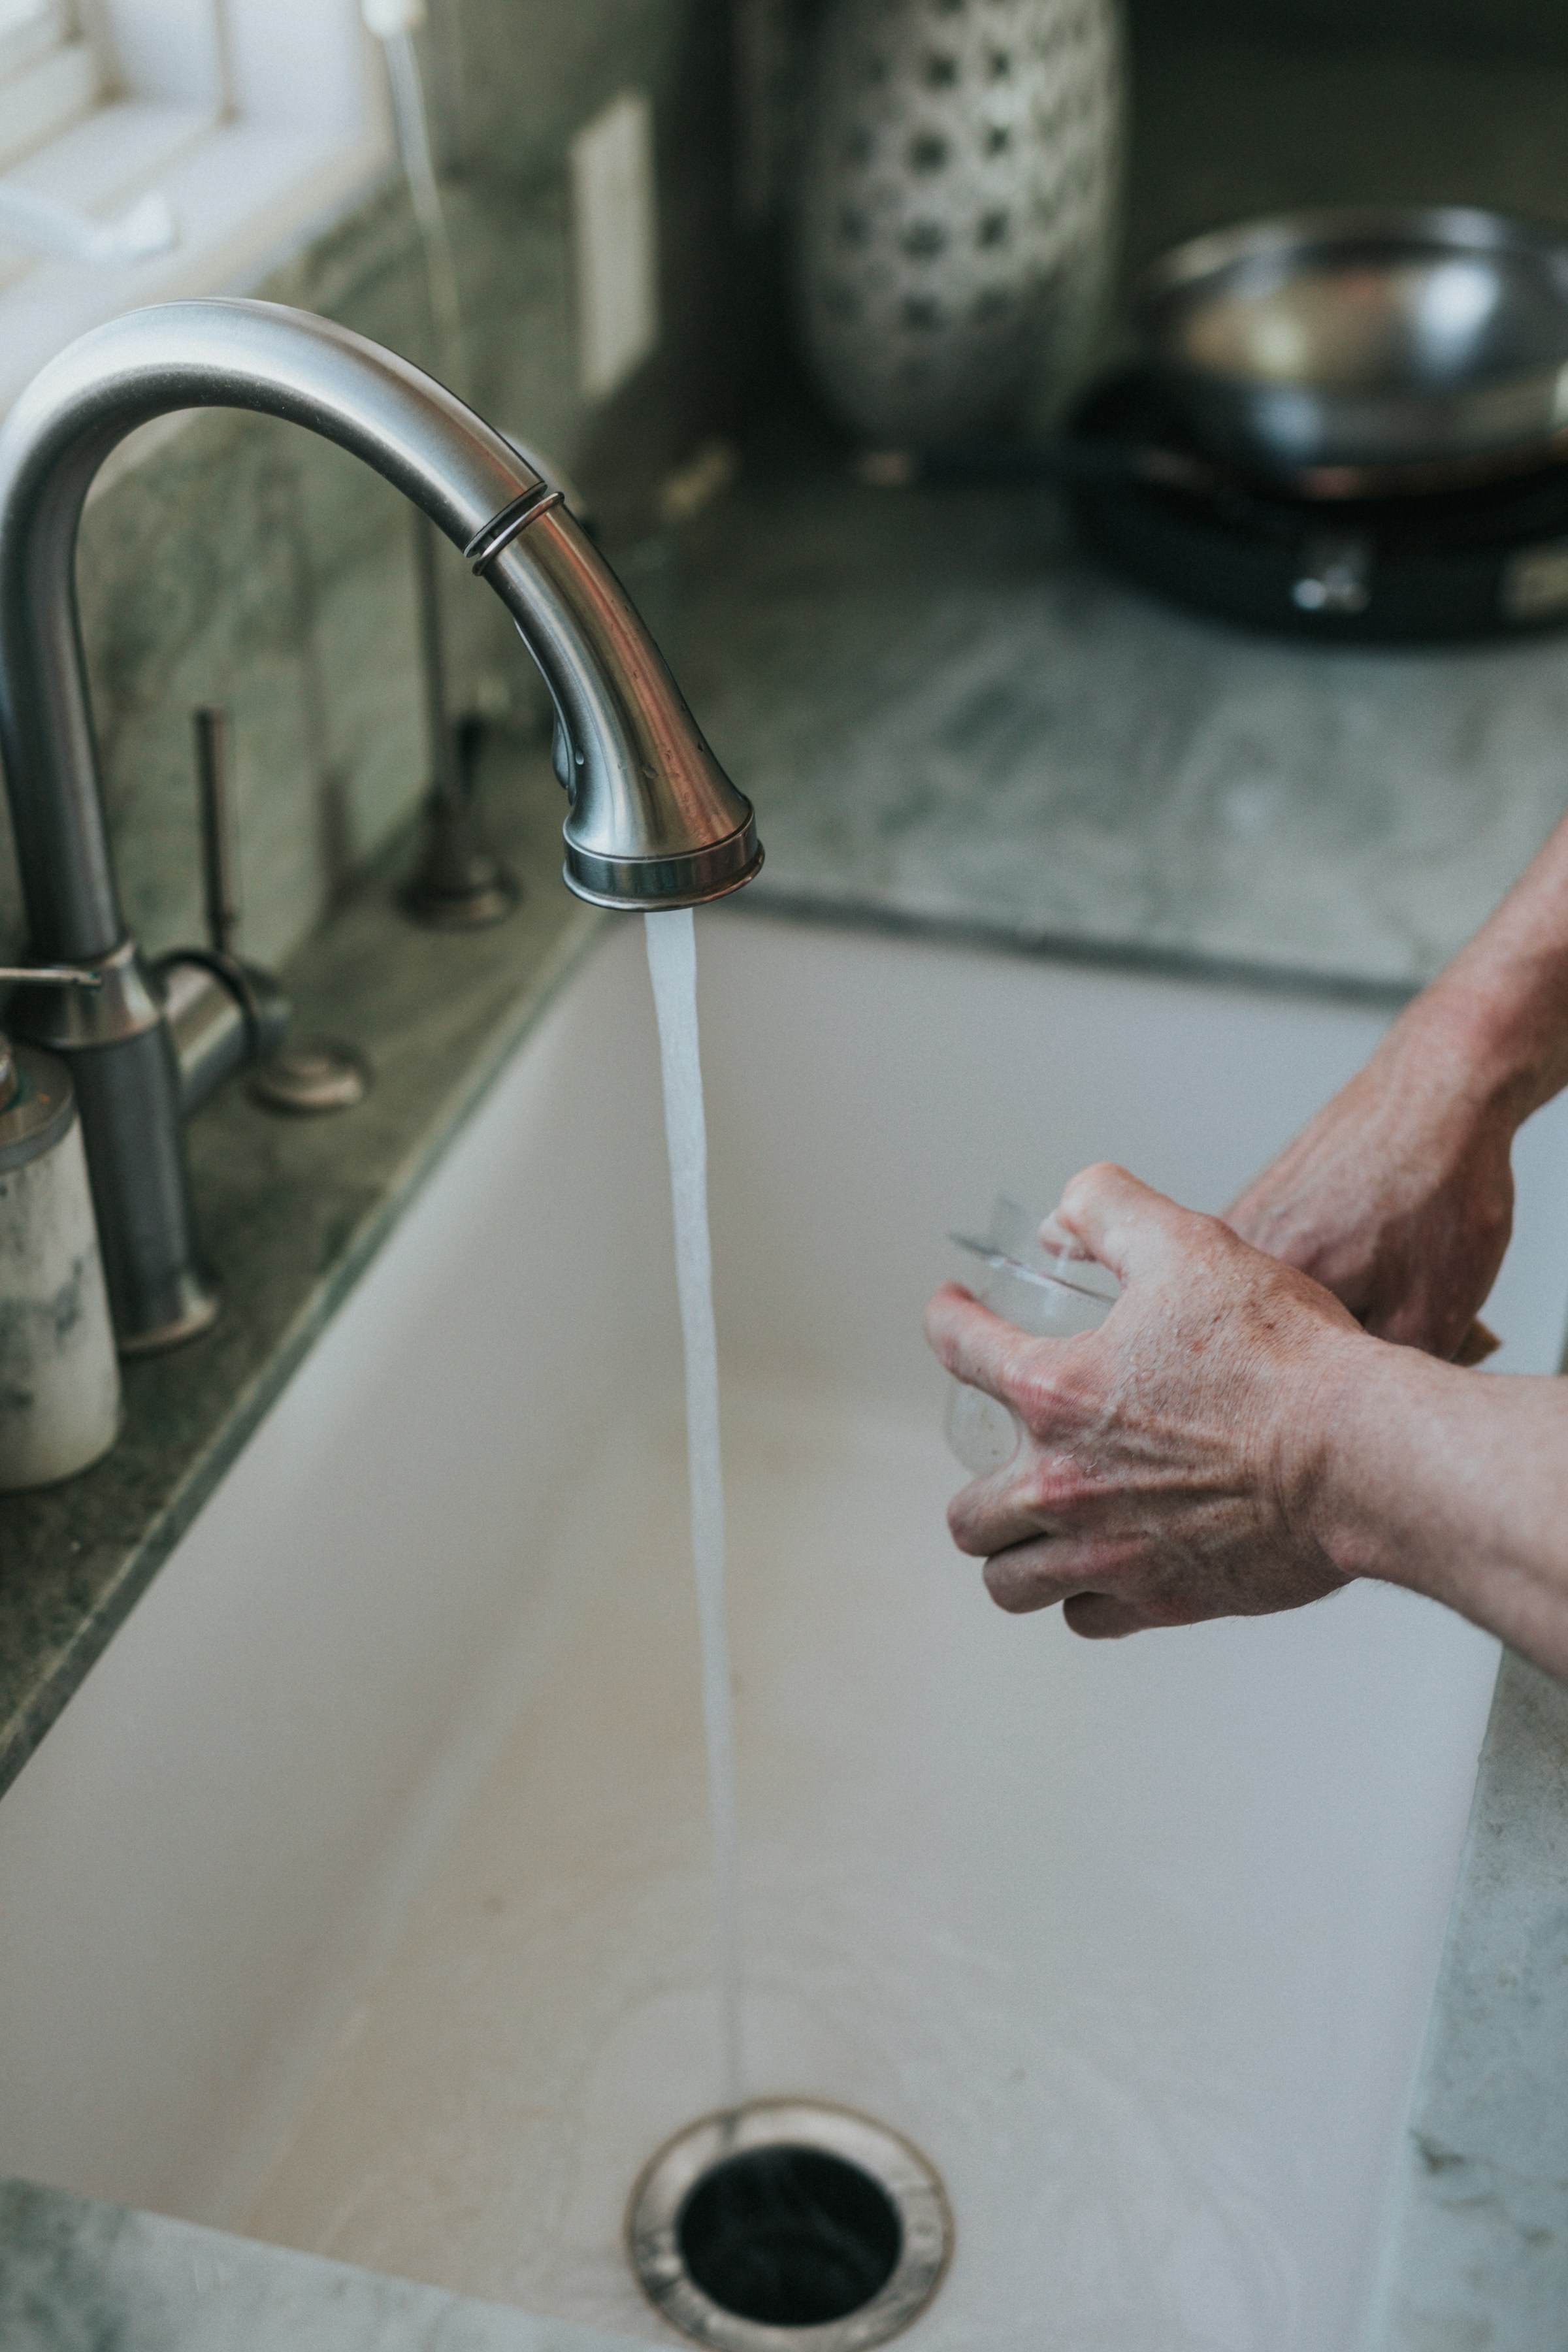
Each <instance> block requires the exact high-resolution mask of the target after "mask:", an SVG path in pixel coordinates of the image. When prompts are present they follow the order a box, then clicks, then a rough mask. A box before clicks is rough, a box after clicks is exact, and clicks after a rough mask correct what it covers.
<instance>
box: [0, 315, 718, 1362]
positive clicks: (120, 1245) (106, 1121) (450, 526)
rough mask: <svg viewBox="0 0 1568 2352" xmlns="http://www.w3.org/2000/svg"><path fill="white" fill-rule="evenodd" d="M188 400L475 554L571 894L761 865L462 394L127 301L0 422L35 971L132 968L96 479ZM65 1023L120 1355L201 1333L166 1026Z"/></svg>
mask: <svg viewBox="0 0 1568 2352" xmlns="http://www.w3.org/2000/svg"><path fill="white" fill-rule="evenodd" d="M185 408H239V409H248V410H251V411H254V412H256V413H257V414H258V415H269V416H277V417H280V418H283V419H285V420H286V421H288V422H289V423H290V424H295V425H303V426H305V427H306V429H307V430H309V431H310V432H313V433H317V434H320V435H321V436H323V437H324V438H325V439H327V440H330V441H335V442H336V443H337V444H338V445H339V446H341V447H342V448H344V449H347V450H349V451H351V452H352V453H353V455H354V456H355V457H360V458H362V459H363V461H364V463H365V464H366V465H368V466H371V467H374V469H375V471H376V472H378V473H380V474H382V475H384V477H385V478H386V479H387V480H388V481H389V482H391V483H392V484H393V485H394V487H395V488H397V489H399V490H401V491H402V492H403V493H404V495H405V497H407V498H409V499H412V500H413V501H414V502H415V504H416V505H417V506H419V507H421V508H423V509H424V510H425V512H426V514H428V515H429V516H430V518H431V520H433V521H434V522H435V523H436V525H437V528H438V529H440V530H443V531H445V532H446V534H447V537H448V538H449V539H450V540H452V541H454V542H455V544H456V545H457V546H458V547H459V548H462V549H464V550H466V551H473V552H472V554H471V555H470V560H471V561H473V560H475V559H476V558H477V562H476V568H477V569H479V570H480V571H481V572H482V576H483V577H484V579H485V580H486V581H487V583H488V584H489V586H490V587H491V588H493V589H494V591H495V593H497V594H498V595H500V598H501V600H502V602H503V603H504V604H506V605H507V607H508V609H509V610H510V613H511V614H512V616H513V618H514V619H515V621H516V623H517V625H518V628H519V631H520V633H521V636H522V638H523V642H524V644H525V645H526V646H527V647H528V649H529V651H530V652H531V654H532V656H533V657H534V659H535V661H536V662H537V663H538V665H539V667H540V669H541V670H542V673H543V676H544V679H545V683H546V685H547V686H548V688H549V689H550V692H551V695H552V699H553V702H554V705H555V709H556V714H557V719H558V732H559V734H560V735H562V736H563V738H564V740H566V741H567V742H568V743H569V745H570V747H571V748H570V767H569V776H568V779H567V781H568V785H569V791H570V795H571V801H572V806H571V812H570V814H569V815H568V817H567V820H566V824H565V827H564V835H565V842H566V879H567V881H568V883H569V884H570V885H571V887H573V888H574V889H575V890H576V891H577V892H578V893H579V895H580V896H582V897H584V898H592V899H594V900H595V901H596V902H598V903H601V904H606V905H613V906H624V907H645V906H668V905H680V904H689V903H691V902H692V901H694V900H696V899H700V898H711V897H717V896H719V895H720V894H721V892H723V891H725V890H730V889H733V888H735V887H738V886H739V885H740V884H741V883H742V882H743V881H745V880H747V879H748V878H749V877H750V876H751V875H752V873H754V872H755V870H756V867H757V866H758V865H759V864H760V863H761V852H760V850H759V849H758V848H757V845H756V837H755V833H754V830H753V828H752V811H751V806H750V803H748V802H747V801H745V800H744V799H743V798H742V795H741V794H740V793H737V792H736V791H735V789H734V787H733V785H732V784H731V782H729V779H728V778H727V777H726V776H725V775H724V773H723V772H722V770H721V769H720V768H719V766H718V765H717V763H716V761H714V760H713V758H712V755H711V754H710V751H708V748H707V746H706V745H705V744H704V743H703V741H702V739H701V737H700V734H699V733H698V730H697V728H696V726H695V724H694V722H693V720H692V719H691V716H690V713H689V711H688V710H687V709H686V706H685V704H684V703H683V702H682V700H681V698H680V695H679V689H678V688H676V685H675V682H674V680H673V679H672V678H671V677H670V676H669V673H668V669H667V668H666V667H665V665H664V663H663V660H662V659H661V657H660V656H659V654H658V649H657V648H656V646H654V645H653V642H652V640H651V639H650V638H649V636H648V635H647V631H646V630H645V629H644V628H643V626H642V624H641V622H640V621H639V620H638V618H637V614H636V613H635V611H634V610H633V609H632V607H631V605H630V604H629V603H628V601H627V599H626V595H625V593H624V592H623V591H622V590H621V589H620V587H619V585H618V583H616V580H615V578H614V576H613V574H612V573H611V572H609V570H608V568H607V567H606V566H605V563H604V562H603V561H602V559H601V558H600V557H599V555H598V553H597V551H595V548H594V547H593V545H592V543H591V542H590V541H588V540H587V539H586V538H585V537H584V534H583V532H582V531H581V530H579V529H578V527H577V525H576V523H575V522H574V520H573V519H572V517H571V515H570V513H569V511H568V510H567V509H566V508H565V507H564V506H563V505H562V504H560V503H558V502H557V501H556V500H555V499H553V498H552V495H551V494H550V492H549V489H548V486H547V485H546V484H545V483H544V482H542V479H541V478H540V476H539V475H538V474H537V473H536V472H535V471H534V469H533V468H532V467H531V466H530V465H528V464H527V462H526V461H525V460H524V459H523V458H521V457H520V456H519V455H518V453H517V451H516V450H515V449H514V448H512V446H510V443H508V442H507V441H505V440H503V439H502V438H501V436H500V434H498V433H495V432H493V431H492V430H491V429H490V427H489V425H486V424H485V423H484V421H483V419H482V418H480V417H479V416H476V415H474V414H473V412H472V411H471V410H470V409H468V408H466V407H465V406H464V405H463V404H462V402H461V401H459V400H458V399H457V398H456V397H455V395H454V394H451V393H449V392H447V390H446V389H445V388H444V387H443V386H442V385H440V384H438V383H435V382H434V381H433V380H432V379H431V378H430V377H429V376H426V375H425V374H423V373H421V372H420V371H419V370H418V369H417V368H415V367H412V366H411V365H410V364H409V363H408V362H406V361H405V360H401V359H399V358H397V357H395V355H394V354H393V353H392V352H385V351H383V350H382V349H380V348H379V346H377V345H376V344H374V343H371V342H368V341H365V340H364V338H363V337H362V336H359V335H355V334H353V333H351V332H350V331H348V330H347V329H346V328H342V327H340V326H337V325H335V324H333V323H332V322H331V321H330V320H324V319H319V318H316V317H314V316H312V315H311V314H310V312H308V311H302V310H284V309H282V308H280V307H279V306H277V305H275V304H271V303H265V302H247V301H227V300H215V301H199V302H175V303H167V304H163V305H160V306H156V307H153V308H151V309H147V310H132V311H129V312H127V313H126V314H125V315H124V316H123V317H121V318H119V319H115V320H111V321H110V323H109V324H108V325H107V326H104V327H100V328H98V329H96V330H95V331H93V332H92V333H91V334H89V335H84V336H83V337H82V338H81V340H80V341H79V342H76V343H74V344H72V345H71V347H70V348H69V350H68V351H66V352H62V353H61V354H60V355H59V357H58V359H56V360H54V361H52V362H50V363H49V365H48V366H47V367H46V368H45V369H44V370H43V371H42V372H41V373H40V374H39V375H38V376H37V377H36V378H35V379H34V382H33V383H32V384H31V385H30V386H29V387H28V389H27V390H26V392H25V393H24V394H22V396H21V398H20V399H19V400H18V401H17V402H16V405H15V406H14V408H13V409H12V410H11V412H10V414H9V415H8V416H7V417H6V419H5V424H4V425H3V426H0V754H3V756H4V760H5V772H6V781H7V788H8V791H9V794H10V800H11V808H12V815H13V821H14V825H15V830H16V851H17V858H18V862H19V865H20V867H21V874H22V884H23V890H24V893H25V897H26V908H27V917H28V922H29V926H30V929H31V934H32V948H33V952H34V954H35V955H36V956H39V957H44V958H48V959H51V960H54V961H62V962H64V961H69V962H75V963H86V964H100V965H104V966H105V967H106V968H107V967H108V966H109V964H110V962H111V961H112V963H113V964H114V966H115V967H116V969H118V968H119V967H120V966H121V964H122V963H123V964H126V965H128V966H129V967H130V969H129V971H127V973H126V975H125V980H124V984H123V985H122V986H121V988H120V990H119V997H120V998H121V999H125V998H126V997H127V991H129V992H130V994H131V995H132V996H134V995H135V994H136V989H135V985H134V971H135V965H136V959H135V953H134V942H132V941H128V940H127V938H126V935H125V929H124V924H123V921H122V919H121V911H120V906H119V902H118V898H117V895H116V891H115V887H114V877H113V870H112V865H111V861H110V847H109V839H108V833H107V828H106V826H105V823H104V816H103V806H102V798H101V793H100V783H99V775H98V762H97V754H96V750H95V746H94V741H93V730H92V718H91V710H90V706H89V695H88V688H87V679H86V674H85V670H84V667H83V661H82V650H81V639H80V630H79V622H78V616H77V608H76V590H75V561H76V541H77V531H78V527H79V522H80V519H81V511H82V506H83V502H84V500H85V499H86V497H87V492H88V489H89V485H90V483H91V481H92V478H93V476H94V475H95V474H96V473H97V471H98V468H99V467H100V465H101V464H102V463H103V460H104V459H105V457H107V456H108V455H109V453H110V450H111V449H112V448H114V446H116V445H117V443H119V442H120V441H121V440H122V439H123V438H124V436H126V435H127V434H128V433H130V432H132V430H134V428H135V427H136V426H138V425H144V424H147V423H148V422H149V421H151V420H152V419H153V418H154V417H157V416H161V415H167V414H169V413H171V412H173V411H175V410H180V409H185ZM114 996H115V992H113V991H110V990H109V989H107V988H106V989H105V990H104V991H103V992H102V996H101V999H100V1012H99V1015H98V1025H97V1027H95V1026H94V1023H93V1018H92V1016H91V1015H89V1016H88V1017H87V1018H86V1019H85V1020H83V1019H79V1020H78V1021H77V1022H76V1024H75V1026H76V1030H77V1033H78V1034H77V1035H76V1038H75V1042H74V1045H73V1046H72V1047H71V1048H70V1050H71V1051H72V1052H73V1054H74V1056H75V1059H74V1061H73V1069H74V1071H75V1074H76V1076H77V1080H78V1090H79V1096H80V1097H81V1106H82V1121H83V1128H84V1132H85V1134H86V1138H87V1145H88V1158H89V1168H90V1170H91V1172H92V1178H93V1189H94V1195H95V1200H96V1202H97V1208H98V1215H99V1223H100V1234H101V1237H102V1240H103V1244H104V1257H105V1264H106V1267H107V1270H108V1273H109V1277H110V1294H111V1297H112V1299H113V1302H114V1307H115V1316H116V1323H117V1326H118V1328H119V1330H120V1334H121V1344H122V1345H124V1346H132V1347H145V1346H150V1345H156V1344H158V1341H159V1337H160V1334H162V1333H170V1334H173V1335H174V1336H181V1335H183V1334H184V1333H185V1332H187V1331H188V1330H190V1329H191V1328H195V1319H199V1318H195V1309H194V1305H193V1286H194V1285H195V1284H196V1281H197V1277H196V1276H195V1270H194V1259H193V1255H192V1249H191V1241H190V1230H189V1210H188V1204H187V1202H186V1197H185V1185H184V1159H183V1152H182V1150H181V1147H180V1142H179V1135H178V1118H179V1092H178V1083H177V1073H176V1071H175V1068H174V1056H173V1053H172V1050H171V1047H170V1042H169V1036H168V1031H167V1024H165V1023H163V1021H162V1020H143V1021H141V1022H138V1023H136V1024H130V1025H127V1024H125V1023H123V1022H120V1023H116V1022H115V1021H114V1019H113V1018H112V1017H111V1011H110V1003H111V999H113V998H114Z"/></svg>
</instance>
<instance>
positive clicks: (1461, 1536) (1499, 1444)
mask: <svg viewBox="0 0 1568 2352" xmlns="http://www.w3.org/2000/svg"><path fill="white" fill-rule="evenodd" d="M1332 1355H1333V1363H1332V1367H1331V1370H1330V1372H1329V1373H1328V1375H1327V1378H1326V1381H1325V1388H1324V1391H1323V1394H1324V1399H1325V1412H1324V1422H1323V1430H1324V1435H1323V1442H1322V1447H1321V1456H1320V1463H1319V1468H1318V1474H1317V1478H1316V1481H1315V1501H1314V1504H1313V1506H1312V1510H1313V1517H1314V1518H1315V1520H1316V1522H1317V1532H1318V1536H1319V1539H1320V1541H1321V1543H1322V1545H1323V1548H1324V1549H1325V1551H1326V1552H1327V1554H1328V1555H1329V1557H1330V1558H1331V1559H1332V1560H1333V1562H1334V1565H1335V1566H1336V1568H1337V1569H1338V1570H1340V1572H1341V1573H1342V1574H1343V1575H1347V1576H1371V1577H1376V1578H1379V1579H1381V1580H1384V1581H1386V1582H1388V1583H1393V1584H1403V1585H1405V1586H1408V1587H1409V1588H1410V1589H1411V1590H1412V1591H1417V1592H1423V1593H1426V1595H1427V1596H1428V1597H1429V1598H1430V1599H1432V1600H1434V1601H1443V1602H1445V1603H1446V1604H1447V1606H1448V1607H1449V1608H1452V1609H1457V1610H1458V1611H1459V1612H1461V1613H1462V1614H1463V1615H1465V1616H1467V1617H1468V1618H1470V1619H1471V1620H1472V1621H1473V1622H1475V1623H1476V1624H1478V1625H1484V1626H1485V1627H1487V1628H1488V1630H1489V1632H1491V1633H1497V1634H1499V1635H1500V1637H1501V1638H1502V1640H1504V1641H1505V1642H1507V1643H1510V1645H1511V1646H1512V1647H1513V1648H1515V1649H1517V1650H1520V1651H1521V1652H1522V1653H1523V1654H1525V1655H1526V1656H1527V1657H1530V1658H1533V1659H1534V1660H1535V1662H1536V1663H1537V1664H1540V1665H1542V1666H1544V1667H1545V1668H1546V1669H1547V1670H1548V1671H1549V1672H1550V1673H1552V1674H1554V1675H1560V1676H1563V1677H1565V1678H1568V1382H1564V1381H1559V1380H1542V1379H1527V1378H1523V1377H1521V1376H1519V1375H1500V1374H1491V1373H1485V1372H1475V1371H1464V1370H1457V1369H1456V1368H1455V1367H1454V1366H1452V1365H1448V1364H1443V1363H1439V1362H1437V1361H1436V1360H1434V1359H1433V1358H1431V1357H1430V1356H1426V1355H1422V1354H1421V1353H1419V1352H1418V1351H1417V1350H1416V1349H1411V1348H1396V1347H1390V1346H1388V1345H1387V1344H1386V1343H1385V1342H1382V1341H1378V1340H1374V1339H1363V1338H1359V1337H1356V1338H1351V1339H1345V1340H1343V1341H1342V1342H1340V1343H1339V1344H1338V1345H1337V1347H1336V1348H1335V1349H1333V1351H1332Z"/></svg>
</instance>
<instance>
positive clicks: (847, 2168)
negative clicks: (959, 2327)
mask: <svg viewBox="0 0 1568 2352" xmlns="http://www.w3.org/2000/svg"><path fill="white" fill-rule="evenodd" d="M627 2234H628V2238H629V2242H630V2251H631V2256H632V2263H633V2267H634V2268H635V2270H636V2271H637V2276H638V2278H639V2279H640V2281H641V2283H642V2285H643V2287H644V2289H645V2291H646V2292H647V2294H648V2295H649V2296H650V2297H651V2299H652V2301H653V2302H654V2303H655V2304H657V2305H658V2308H659V2310H660V2311H661V2312H662V2313H663V2314H664V2316H665V2317H666V2319H668V2321H670V2323H671V2324H672V2325H673V2326H676V2327H678V2328H679V2329H680V2331H681V2332H682V2334H683V2335H686V2336H689V2337H691V2338H692V2340H693V2341H694V2342H696V2343H699V2344H707V2345H711V2346H714V2347H717V2352H777V2347H778V2345H779V2342H780V2336H779V2331H780V2330H781V2329H782V2330H789V2329H795V2330H800V2331H806V2330H809V2331H810V2333H809V2336H805V2335H803V2337H802V2341H803V2343H805V2342H809V2343H810V2345H811V2347H812V2352H866V2347H870V2346H872V2345H876V2344H883V2343H886V2341H887V2340H888V2338H889V2336H895V2335H897V2334H898V2332H899V2330H900V2328H903V2327H907V2326H908V2325H909V2323H910V2320H911V2319H913V2318H914V2317H915V2315H916V2314H917V2313H918V2312H920V2311H921V2310H923V2308H924V2306H925V2305H926V2304H927V2303H929V2301H930V2300H931V2295H932V2294H934V2293H935V2291H936V2288H937V2285H938V2284H939V2282H940V2280H941V2278H942V2272H943V2270H944V2269H945V2267H946V2264H947V2258H948V2252H949V2247H950V2243H951V2239H952V2223H951V2221H950V2219H949V2216H948V2210H947V2203H946V2200H945V2199H944V2198H943V2196H942V2187H941V2184H940V2182H939V2181H938V2179H937V2177H936V2175H935V2173H934V2172H933V2171H932V2170H931V2166H930V2165H929V2164H928V2163H927V2162H926V2160H925V2158H923V2157H922V2156H921V2154H920V2153H919V2151H918V2150H917V2149H915V2148H913V2147H910V2144H909V2142H908V2141H907V2140H903V2139H900V2137H898V2135H897V2134H896V2133H893V2132H889V2131H885V2130H884V2129H883V2128H882V2126H880V2125H879V2124H873V2123H870V2122H868V2120H867V2119H866V2118H865V2117H864V2116H856V2115H851V2114H849V2113H848V2111H847V2109H845V2108H841V2107H827V2106H820V2105H816V2104H815V2103H814V2102H808V2101H805V2100H783V2099H777V2100H757V2101H754V2102H753V2103H752V2104H751V2105H747V2106H744V2107H742V2108H741V2109H740V2110H739V2111H738V2113H736V2114H734V2115H732V2116H706V2117H704V2119H703V2120H702V2121H701V2122H700V2123H697V2124H693V2125H692V2126H690V2127H689V2129H688V2130H686V2131H684V2132H682V2133H681V2134H680V2135H679V2137H677V2138H675V2139H673V2140H671V2141H670V2142H669V2144H668V2147H664V2148H661V2149H660V2151H659V2153H658V2156H656V2157H655V2158H654V2160H653V2162H652V2163H651V2164H650V2165H649V2166H648V2168H647V2171H646V2172H645V2173H644V2175H643V2177H642V2179H641V2180H640V2181H639V2182H638V2184H637V2189H636V2191H635V2193H634V2195H633V2198H632V2204H631V2210H630V2213H629V2214H628V2216H627Z"/></svg>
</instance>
